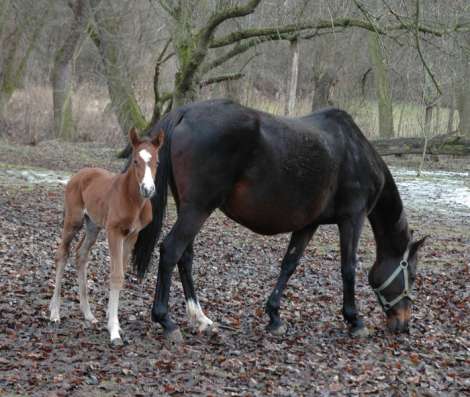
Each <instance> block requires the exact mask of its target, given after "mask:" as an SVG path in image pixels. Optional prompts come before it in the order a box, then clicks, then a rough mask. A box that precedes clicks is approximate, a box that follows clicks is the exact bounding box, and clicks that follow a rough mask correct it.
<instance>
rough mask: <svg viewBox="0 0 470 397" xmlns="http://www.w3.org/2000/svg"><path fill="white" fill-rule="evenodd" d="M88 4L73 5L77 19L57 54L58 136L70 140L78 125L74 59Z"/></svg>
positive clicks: (54, 82) (55, 102)
mask: <svg viewBox="0 0 470 397" xmlns="http://www.w3.org/2000/svg"><path fill="white" fill-rule="evenodd" d="M84 3H85V2H84V0H75V1H74V2H70V3H69V5H70V8H71V9H72V13H73V18H72V21H71V22H70V23H69V24H68V25H67V26H68V28H69V31H68V33H67V34H66V37H65V40H64V42H63V44H62V45H61V46H60V47H59V48H58V49H57V50H56V52H55V55H54V65H53V67H52V72H51V83H52V100H53V110H54V132H55V136H57V137H61V138H65V139H70V138H71V137H72V136H73V135H74V131H75V125H74V120H73V112H72V82H73V80H72V77H73V58H74V53H75V51H76V49H77V46H78V43H79V41H80V37H81V36H82V35H83V33H84V31H85V25H86V20H87V18H86V11H85V4H84Z"/></svg>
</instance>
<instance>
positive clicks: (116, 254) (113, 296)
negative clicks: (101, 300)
mask: <svg viewBox="0 0 470 397" xmlns="http://www.w3.org/2000/svg"><path fill="white" fill-rule="evenodd" d="M107 232H108V243H109V251H110V254H111V269H110V274H109V287H110V290H109V302H108V331H109V335H110V338H111V344H112V345H115V346H119V345H122V339H121V336H120V335H119V331H120V330H121V328H120V327H119V319H118V307H119V292H120V291H121V289H122V287H123V285H124V266H123V243H124V237H123V235H122V233H121V232H120V230H119V229H116V228H112V227H110V228H108V229H107Z"/></svg>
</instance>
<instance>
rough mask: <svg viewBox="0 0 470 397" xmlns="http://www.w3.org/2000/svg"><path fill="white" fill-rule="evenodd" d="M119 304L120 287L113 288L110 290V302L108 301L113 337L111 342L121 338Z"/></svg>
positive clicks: (109, 325) (110, 328) (110, 329)
mask: <svg viewBox="0 0 470 397" xmlns="http://www.w3.org/2000/svg"><path fill="white" fill-rule="evenodd" d="M118 306H119V289H115V288H111V289H110V290H109V303H108V331H109V335H110V337H111V342H113V341H114V340H120V339H121V336H120V335H119V331H120V330H121V328H120V327H119V319H118Z"/></svg>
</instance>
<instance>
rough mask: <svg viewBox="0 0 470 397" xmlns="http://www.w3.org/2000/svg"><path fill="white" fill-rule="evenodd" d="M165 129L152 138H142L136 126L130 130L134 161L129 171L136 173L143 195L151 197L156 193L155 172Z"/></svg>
mask: <svg viewBox="0 0 470 397" xmlns="http://www.w3.org/2000/svg"><path fill="white" fill-rule="evenodd" d="M164 136H165V135H164V133H163V130H160V133H159V134H157V135H156V136H154V137H153V138H152V139H140V138H139V135H138V134H137V131H136V130H135V128H132V129H131V130H130V131H129V140H130V141H131V144H132V162H131V165H130V167H129V172H132V173H134V175H135V178H136V180H137V183H138V184H139V192H140V194H141V196H142V197H144V198H150V197H152V195H153V194H154V193H155V182H154V179H155V174H156V172H157V167H158V151H159V149H160V147H161V146H162V145H163V140H164Z"/></svg>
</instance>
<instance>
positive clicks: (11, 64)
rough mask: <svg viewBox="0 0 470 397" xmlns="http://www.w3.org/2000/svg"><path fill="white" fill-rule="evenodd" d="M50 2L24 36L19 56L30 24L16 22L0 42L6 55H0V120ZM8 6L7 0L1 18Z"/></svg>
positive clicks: (27, 58) (20, 81)
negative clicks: (24, 47) (26, 43)
mask: <svg viewBox="0 0 470 397" xmlns="http://www.w3.org/2000/svg"><path fill="white" fill-rule="evenodd" d="M51 3H52V1H49V2H48V3H47V8H46V10H45V11H44V13H43V14H42V15H41V17H40V18H39V19H38V21H37V23H36V25H35V26H33V27H32V31H31V33H30V34H31V36H30V37H27V38H26V40H27V42H28V46H27V47H26V50H24V52H23V54H22V55H21V56H20V55H19V52H20V44H21V42H22V40H24V38H23V36H24V35H28V32H29V30H28V29H30V28H31V27H30V26H27V25H26V24H25V23H19V25H20V26H18V24H17V26H16V28H15V31H14V32H13V33H12V34H10V35H9V36H8V41H7V42H6V43H5V42H4V40H2V42H1V45H2V46H3V47H4V53H5V54H6V55H5V56H3V57H2V58H3V59H1V62H0V120H1V119H4V117H5V112H6V107H7V105H8V102H9V101H10V99H11V97H12V96H13V93H14V92H15V90H16V89H17V88H18V87H20V86H21V84H22V83H23V80H24V76H25V72H26V67H27V65H28V61H29V57H30V55H31V53H32V51H33V49H34V48H35V47H36V44H37V41H38V39H39V37H40V33H41V30H42V29H43V27H44V26H45V21H46V19H47V16H48V15H49V12H50V10H51V8H52V6H51V5H52V4H51ZM3 7H5V8H3ZM8 7H9V3H8V2H7V3H5V4H3V5H2V8H1V18H2V19H5V18H7V16H8V12H9V10H8ZM2 28H3V26H2ZM5 41H6V40H5Z"/></svg>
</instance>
